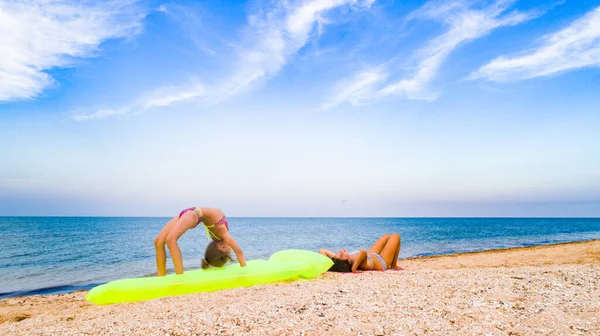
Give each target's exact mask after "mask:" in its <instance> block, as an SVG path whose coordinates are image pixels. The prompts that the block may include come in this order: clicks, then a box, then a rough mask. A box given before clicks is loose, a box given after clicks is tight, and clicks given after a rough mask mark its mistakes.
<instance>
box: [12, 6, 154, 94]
mask: <svg viewBox="0 0 600 336" xmlns="http://www.w3.org/2000/svg"><path fill="white" fill-rule="evenodd" d="M144 16H145V13H144V12H142V11H140V10H139V8H138V6H136V4H135V1H126V0H124V1H118V0H115V1H103V2H101V1H98V2H89V3H87V2H81V1H67V0H47V1H35V0H20V1H17V0H0V55H1V57H0V101H11V100H19V99H31V98H34V97H36V96H37V95H39V94H40V93H41V92H42V91H43V90H44V89H45V88H46V87H48V86H49V85H52V84H53V79H52V77H50V76H49V75H48V74H47V73H46V72H45V71H47V70H49V69H52V68H55V67H65V66H68V65H70V64H72V62H73V61H74V59H76V58H83V57H92V56H94V53H95V52H96V50H97V49H98V45H99V44H100V43H102V42H103V41H105V40H107V39H111V38H120V37H128V36H132V35H135V34H137V33H138V32H139V31H140V30H141V20H142V19H143V18H144Z"/></svg>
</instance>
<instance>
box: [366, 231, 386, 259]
mask: <svg viewBox="0 0 600 336" xmlns="http://www.w3.org/2000/svg"><path fill="white" fill-rule="evenodd" d="M388 238H390V235H389V234H384V235H383V236H381V237H379V239H377V241H376V242H375V244H373V246H371V248H370V249H369V251H367V252H369V253H377V254H379V252H381V250H382V249H383V247H384V246H385V244H386V243H387V241H388Z"/></svg>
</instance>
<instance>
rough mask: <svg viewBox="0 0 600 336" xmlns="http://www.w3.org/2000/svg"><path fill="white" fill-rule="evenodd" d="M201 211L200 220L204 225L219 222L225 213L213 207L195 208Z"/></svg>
mask: <svg viewBox="0 0 600 336" xmlns="http://www.w3.org/2000/svg"><path fill="white" fill-rule="evenodd" d="M197 209H200V210H201V211H202V212H201V213H202V222H203V223H204V225H206V226H213V225H215V224H216V223H217V222H219V221H220V220H221V219H222V218H223V217H224V216H225V215H224V214H223V211H221V210H219V209H215V208H197Z"/></svg>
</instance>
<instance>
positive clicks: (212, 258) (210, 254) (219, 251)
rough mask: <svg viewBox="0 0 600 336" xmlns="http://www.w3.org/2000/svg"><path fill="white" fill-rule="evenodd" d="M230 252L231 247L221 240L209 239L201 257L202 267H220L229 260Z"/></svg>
mask: <svg viewBox="0 0 600 336" xmlns="http://www.w3.org/2000/svg"><path fill="white" fill-rule="evenodd" d="M230 254H231V247H229V245H227V244H226V243H225V242H223V241H221V240H220V241H214V240H213V241H211V242H210V243H209V244H208V246H207V247H206V251H205V252H204V259H202V268H203V269H205V268H208V267H210V266H213V267H222V266H223V265H225V263H227V261H228V260H231V257H230V256H229V255H230Z"/></svg>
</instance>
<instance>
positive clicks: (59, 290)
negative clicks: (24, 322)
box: [0, 239, 600, 301]
mask: <svg viewBox="0 0 600 336" xmlns="http://www.w3.org/2000/svg"><path fill="white" fill-rule="evenodd" d="M594 241H599V242H600V239H587V240H577V241H566V242H556V243H547V244H540V245H527V246H515V247H504V248H495V249H489V250H475V251H464V252H451V253H443V254H432V255H417V256H411V257H407V258H404V259H399V260H400V261H401V262H403V263H404V262H409V263H413V262H414V261H427V260H446V259H449V258H461V257H468V256H471V255H484V254H489V253H510V252H511V251H535V250H537V249H539V248H544V247H552V246H561V245H573V244H585V243H588V242H594ZM490 267H493V266H490ZM104 283H106V282H101V283H90V284H80V285H77V284H64V285H58V286H52V287H41V288H36V289H31V290H24V291H15V292H6V293H0V301H2V300H6V299H10V298H18V297H28V296H38V295H61V294H70V293H74V292H79V291H85V292H87V291H89V290H91V289H92V288H93V287H95V286H99V285H102V284H104Z"/></svg>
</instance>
